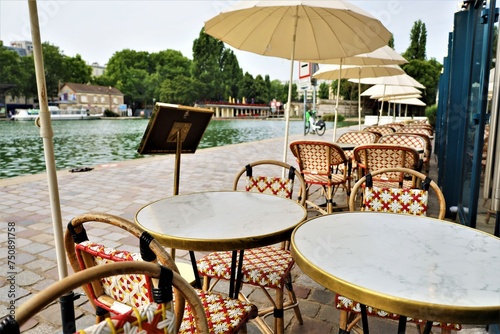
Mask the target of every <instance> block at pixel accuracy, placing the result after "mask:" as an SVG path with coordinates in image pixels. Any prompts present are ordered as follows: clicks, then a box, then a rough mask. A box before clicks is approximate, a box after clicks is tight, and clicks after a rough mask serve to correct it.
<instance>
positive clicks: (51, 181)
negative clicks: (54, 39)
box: [28, 0, 76, 334]
mask: <svg viewBox="0 0 500 334" xmlns="http://www.w3.org/2000/svg"><path fill="white" fill-rule="evenodd" d="M28 8H29V13H30V23H31V37H32V40H33V58H34V60H35V74H36V83H37V89H38V100H39V103H40V118H39V119H37V125H38V126H39V127H40V137H42V140H43V148H44V154H45V166H46V169H47V181H48V188H49V200H50V208H51V213H52V225H53V229H54V242H55V249H56V256H57V270H58V274H59V279H63V278H65V277H66V276H68V268H67V266H66V254H65V250H64V238H63V227H62V217H61V203H60V199H59V187H58V183H57V174H56V162H55V157H54V142H53V140H52V138H53V137H54V132H53V130H52V123H51V119H50V112H49V103H48V99H47V87H46V82H45V70H44V66H43V53H42V42H41V38H40V25H39V22H38V8H37V3H36V0H28ZM73 300H74V297H73V292H70V293H68V294H67V295H65V296H62V297H61V298H60V302H61V313H62V320H63V324H62V325H63V333H65V334H66V333H74V332H75V330H76V326H75V316H74V307H73Z"/></svg>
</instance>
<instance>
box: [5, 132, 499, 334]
mask: <svg viewBox="0 0 500 334" xmlns="http://www.w3.org/2000/svg"><path fill="white" fill-rule="evenodd" d="M348 130H357V126H352V127H350V128H340V129H338V130H337V136H338V135H340V134H341V133H343V132H345V131H348ZM332 135H333V130H332V129H329V130H328V131H327V132H326V133H325V135H324V136H322V137H319V136H317V135H307V136H303V135H291V136H290V139H289V140H290V141H292V140H296V139H308V140H326V141H330V140H331V139H332ZM282 155H283V138H275V139H269V140H263V141H259V142H250V143H242V144H236V145H230V146H224V147H216V148H209V149H202V150H198V151H197V152H196V153H195V154H184V155H182V158H181V177H180V193H181V194H182V193H189V192H197V191H208V190H227V189H231V187H232V182H233V176H234V175H235V174H236V172H237V171H239V170H240V169H241V168H242V167H243V166H244V165H245V164H246V163H248V162H251V161H255V160H262V159H275V160H281V159H282ZM174 158H175V157H174V156H173V155H164V156H155V157H146V158H144V159H137V160H133V161H125V162H116V163H109V164H103V165H99V166H95V168H94V169H93V170H92V171H90V172H82V173H70V172H69V171H68V170H61V171H59V172H58V173H57V176H58V183H59V192H60V198H61V211H62V219H63V226H65V225H66V224H67V222H69V221H70V220H71V219H72V218H73V217H74V216H75V215H78V214H82V213H85V212H90V211H98V212H104V213H109V214H114V215H118V216H121V217H123V218H127V219H129V220H131V221H133V219H134V214H135V213H136V211H137V210H138V209H139V208H141V207H142V206H144V205H146V204H148V203H149V202H152V201H154V200H157V199H160V198H163V197H167V196H171V195H172V193H173V173H174ZM287 160H288V163H290V164H292V165H296V164H295V161H294V157H293V155H292V154H291V153H290V152H289V154H288V159H287ZM435 173H436V161H435V159H434V158H433V159H432V165H431V177H432V176H434V179H435V175H436V174H435ZM344 196H345V194H344V193H343V192H340V193H339V194H338V195H337V197H343V198H345V197H344ZM0 198H2V201H1V202H0V230H1V234H0V252H1V255H2V256H1V257H0V266H1V267H0V269H1V272H2V273H6V272H7V271H8V270H7V260H6V259H7V256H6V255H7V239H8V238H7V235H8V233H7V226H8V224H7V223H8V222H14V223H15V227H16V232H15V233H16V239H15V241H16V267H17V268H16V269H17V275H16V291H15V299H16V301H15V304H16V305H17V306H18V305H21V304H22V303H24V302H26V301H27V300H28V299H29V298H30V294H36V293H37V292H38V291H40V290H43V289H44V288H45V287H47V286H49V285H50V284H52V283H54V282H56V281H57V279H58V270H57V263H56V253H55V246H54V234H53V227H52V219H51V211H50V205H49V197H48V188H47V181H46V176H45V174H39V175H30V176H22V177H15V178H11V179H3V180H0ZM343 198H337V202H338V203H342V200H343ZM431 201H432V199H431ZM481 203H482V202H481ZM435 208H436V205H434V206H433V205H431V208H430V209H431V210H435ZM479 211H480V214H479V216H478V228H479V229H481V230H484V231H487V232H489V233H493V228H494V222H495V218H494V216H493V217H492V218H491V219H490V223H489V224H485V223H484V220H485V214H486V209H485V208H484V207H483V206H481V205H480V207H479ZM100 226H101V227H102V226H103V225H102V224H101V225H100ZM89 235H90V238H91V240H93V241H96V242H100V243H103V244H105V245H107V246H109V247H115V248H120V249H126V250H131V251H137V244H138V243H137V240H136V239H135V238H133V237H131V236H129V235H127V233H126V232H123V231H120V230H117V229H114V228H113V227H111V226H109V227H108V226H106V227H105V230H103V229H102V228H101V229H91V230H90V231H89ZM177 259H178V260H181V261H182V260H184V261H186V262H187V261H188V256H187V253H186V252H181V251H180V250H178V252H177ZM68 270H69V272H70V273H71V272H72V270H71V268H70V267H69V265H68ZM292 274H293V278H294V288H295V291H296V293H297V296H298V298H299V302H300V308H301V312H302V316H303V318H304V324H303V325H299V324H298V323H297V321H296V319H295V316H294V312H293V311H292V310H289V311H286V312H285V326H286V333H308V334H314V333H318V334H320V333H321V334H325V333H338V320H339V313H338V311H337V310H336V309H335V307H334V302H333V301H334V293H333V292H331V291H329V290H327V289H325V288H324V287H322V286H321V285H320V284H318V283H316V282H314V281H313V280H312V279H310V278H309V277H307V276H306V275H305V274H303V273H302V272H301V270H300V268H298V266H295V267H294V269H293V271H292ZM2 275H3V274H2ZM222 289H224V287H222ZM8 290H9V284H7V281H6V279H2V280H0V296H1V297H0V318H2V317H4V316H5V315H7V314H8V310H7V305H8V304H7V303H8V302H9V300H10V299H9V298H7V296H8ZM252 290H253V289H252V288H250V287H248V286H245V287H244V290H243V291H244V292H246V293H251V295H250V298H251V299H252V301H253V302H255V303H256V305H257V306H259V303H260V302H261V301H264V296H263V294H262V293H261V292H260V291H258V290H254V291H252ZM76 292H77V293H83V291H82V290H81V289H79V290H78V291H76ZM75 304H76V305H75V308H76V316H77V328H85V327H86V326H88V325H91V324H93V323H94V316H93V309H92V307H91V305H90V303H89V302H88V300H87V297H86V296H85V295H83V296H82V297H81V298H80V299H78V300H77V301H76V302H75ZM267 321H268V322H269V323H270V324H272V317H268V318H267ZM370 328H371V331H370V332H371V333H373V334H385V333H395V332H396V329H397V324H396V323H394V322H390V321H387V320H381V319H376V318H373V317H371V318H370ZM24 330H25V331H24V333H29V334H33V333H61V319H60V307H59V305H58V304H57V303H54V304H52V305H51V306H49V307H48V308H46V309H45V310H43V311H41V312H40V313H39V314H38V315H36V316H35V317H34V318H32V319H31V320H30V321H29V322H28V323H27V324H26V325H25V326H24ZM354 331H357V332H358V333H359V332H360V331H361V330H360V329H355V330H354ZM354 331H353V332H354ZM407 332H408V333H417V331H416V329H415V326H413V325H409V326H408V330H407ZM248 333H250V334H252V333H259V330H258V329H257V328H256V327H255V326H254V325H253V324H249V326H248ZM460 333H467V334H472V333H474V334H476V333H477V334H482V333H487V331H486V330H485V327H484V326H478V325H476V326H466V327H465V329H463V330H462V331H460Z"/></svg>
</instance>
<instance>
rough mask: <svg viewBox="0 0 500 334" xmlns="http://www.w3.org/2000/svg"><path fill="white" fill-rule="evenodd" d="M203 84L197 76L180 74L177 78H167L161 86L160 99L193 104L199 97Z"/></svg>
mask: <svg viewBox="0 0 500 334" xmlns="http://www.w3.org/2000/svg"><path fill="white" fill-rule="evenodd" d="M200 86H201V84H200V82H198V81H197V80H196V79H195V78H192V77H187V76H179V77H177V78H176V79H173V80H171V79H165V80H164V81H163V82H162V84H161V87H160V91H159V93H160V100H161V101H165V102H168V103H178V104H183V105H193V103H194V102H195V101H196V100H197V99H198V98H199V96H198V94H199V88H200Z"/></svg>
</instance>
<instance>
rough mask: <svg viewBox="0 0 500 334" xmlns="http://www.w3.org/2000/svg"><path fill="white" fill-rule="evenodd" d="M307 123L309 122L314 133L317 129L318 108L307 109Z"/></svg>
mask: <svg viewBox="0 0 500 334" xmlns="http://www.w3.org/2000/svg"><path fill="white" fill-rule="evenodd" d="M306 123H309V128H310V129H311V133H314V130H315V129H316V127H315V123H316V110H307V111H306Z"/></svg>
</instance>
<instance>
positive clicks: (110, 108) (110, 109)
mask: <svg viewBox="0 0 500 334" xmlns="http://www.w3.org/2000/svg"><path fill="white" fill-rule="evenodd" d="M108 88H109V91H108V93H109V111H113V109H112V107H111V86H109V87H108Z"/></svg>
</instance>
